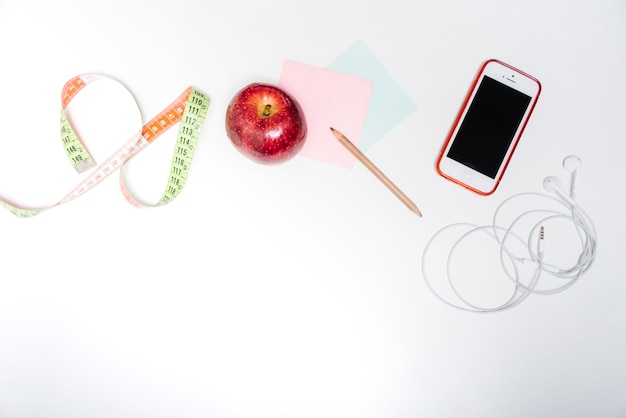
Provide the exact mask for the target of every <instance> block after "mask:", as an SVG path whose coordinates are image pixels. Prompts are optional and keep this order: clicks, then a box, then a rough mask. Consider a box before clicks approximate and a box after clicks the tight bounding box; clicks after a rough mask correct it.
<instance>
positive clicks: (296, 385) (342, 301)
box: [0, 0, 626, 418]
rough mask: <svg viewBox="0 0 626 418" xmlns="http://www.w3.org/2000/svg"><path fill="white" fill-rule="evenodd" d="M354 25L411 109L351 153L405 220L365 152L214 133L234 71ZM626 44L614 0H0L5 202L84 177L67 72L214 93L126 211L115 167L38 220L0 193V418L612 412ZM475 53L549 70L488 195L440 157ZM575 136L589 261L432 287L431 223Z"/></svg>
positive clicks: (621, 337)
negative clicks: (177, 166) (65, 94)
mask: <svg viewBox="0 0 626 418" xmlns="http://www.w3.org/2000/svg"><path fill="white" fill-rule="evenodd" d="M357 39H362V40H363V41H364V42H365V43H366V45H368V47H369V48H370V49H371V50H372V51H373V53H374V54H376V56H377V57H378V58H379V59H380V60H381V62H382V63H383V64H384V65H385V67H386V68H387V69H388V70H389V72H391V73H392V74H393V75H394V76H395V78H396V80H397V81H398V82H399V83H400V85H401V86H403V88H404V89H405V90H406V91H407V93H408V94H409V95H410V96H411V97H412V98H413V99H414V100H415V101H416V103H417V104H418V110H417V111H416V112H415V113H414V114H412V115H411V116H410V117H409V118H407V119H406V120H405V121H403V122H402V123H401V124H400V125H398V126H397V127H396V128H395V129H394V130H392V131H391V132H390V133H389V134H388V135H387V136H386V137H385V138H384V140H383V141H381V142H380V143H379V144H377V145H376V146H375V147H374V148H372V149H371V150H370V151H369V152H368V156H369V157H370V158H371V159H372V160H373V161H374V162H375V163H376V164H377V165H378V166H379V167H380V168H381V169H382V170H383V171H384V172H385V173H386V174H387V175H388V176H389V177H390V178H391V179H392V180H393V181H394V182H396V184H397V185H398V186H399V187H400V188H402V189H403V190H404V191H405V192H406V193H407V194H408V195H409V196H410V197H412V198H413V199H414V200H415V202H416V203H417V204H418V206H419V207H420V209H421V210H422V211H423V212H424V218H423V219H419V218H417V217H416V216H415V215H414V214H412V213H411V212H410V211H408V210H407V209H406V208H405V207H404V206H403V205H402V204H401V203H400V202H399V201H398V200H396V199H395V198H394V197H393V196H391V195H390V193H389V191H388V190H387V189H385V188H384V187H383V186H382V185H381V184H380V183H379V182H377V181H376V179H374V177H373V176H371V174H370V173H369V172H367V170H366V169H365V168H363V167H360V166H357V167H355V168H354V169H353V170H345V169H339V168H336V167H333V166H329V165H324V164H320V163H316V162H313V161H308V160H305V159H301V158H298V159H295V160H293V161H291V162H289V163H287V164H285V165H283V166H279V167H265V166H260V165H256V164H254V163H251V162H249V161H248V160H246V159H244V158H243V157H242V156H241V155H240V154H239V153H237V151H236V150H235V149H234V148H233V147H232V146H231V145H230V144H229V143H228V141H227V139H226V137H225V134H224V127H223V115H224V112H225V108H226V104H227V103H228V101H229V100H230V97H231V96H232V95H233V94H234V92H235V91H236V90H238V89H239V88H240V87H242V86H243V85H245V84H247V83H248V82H251V81H269V82H277V81H278V77H279V75H280V69H281V67H282V63H283V61H284V59H287V58H289V59H294V60H298V61H301V62H305V63H308V64H312V65H319V66H325V65H327V64H328V63H329V62H330V61H331V60H332V59H334V58H335V57H336V56H337V55H338V54H340V53H341V52H343V51H344V50H345V49H346V48H347V47H348V46H350V45H351V44H352V43H353V42H354V41H355V40H357ZM624 45H626V6H625V4H624V2H623V1H621V0H614V1H607V0H603V1H594V2H589V1H555V2H545V1H538V0H533V1H527V2H523V3H522V2H517V3H507V2H502V1H496V0H482V1H475V2H463V1H437V2H434V1H422V0H418V1H405V0H390V1H387V2H385V3H384V4H379V5H374V4H373V3H372V2H370V3H367V2H365V3H364V2H361V1H339V2H321V3H320V2H309V3H295V2H287V1H276V2H258V1H250V0H240V1H236V2H219V3H218V2H204V3H203V2H193V1H185V0H181V1H178V2H174V3H172V2H165V1H152V2H139V1H136V0H125V1H118V0H115V1H109V2H105V3H102V4H101V5H99V6H95V5H94V4H93V3H87V2H82V3H81V2H78V1H68V0H66V1H59V2H45V1H32V2H18V1H9V2H7V1H6V0H4V1H3V2H2V3H0V53H1V54H2V61H1V62H2V77H1V78H0V91H1V92H2V99H1V100H0V114H1V115H2V123H3V130H2V134H1V135H0V146H1V147H2V152H1V153H0V179H1V180H0V194H1V195H2V196H3V197H10V198H12V199H14V200H15V201H17V202H19V203H22V204H44V203H54V201H55V200H56V199H59V198H60V197H62V194H63V193H64V192H66V191H68V189H69V187H70V186H72V185H73V184H74V183H75V182H76V181H77V179H76V178H75V174H74V173H73V171H72V169H71V168H70V167H69V165H67V162H66V161H65V159H64V158H65V157H64V154H63V152H62V150H61V146H60V140H59V139H58V120H59V114H58V110H59V106H60V104H59V103H60V100H59V96H60V90H61V87H62V86H63V83H65V81H66V80H68V79H69V78H71V77H73V76H75V75H77V74H81V73H85V72H99V73H103V74H106V75H109V76H112V77H114V78H116V79H117V80H119V81H121V82H122V83H123V84H124V85H126V86H127V87H129V89H130V90H131V92H132V93H133V94H134V96H135V97H136V98H137V100H138V102H139V105H140V107H141V110H142V114H143V116H144V119H148V118H151V117H152V116H154V114H155V113H156V112H157V111H159V110H161V109H162V108H163V107H164V106H166V105H167V104H168V103H170V101H171V100H173V99H174V98H175V97H176V96H177V95H178V94H180V92H182V91H183V90H184V89H185V88H186V87H187V86H189V85H194V86H195V87H197V88H199V89H201V90H203V91H204V92H206V93H207V94H209V95H210V96H211V98H212V104H211V107H210V110H209V115H208V118H207V122H206V125H205V127H204V130H203V133H202V136H201V142H200V146H199V149H198V151H197V157H196V159H195V160H194V165H193V168H192V172H191V177H190V180H189V182H188V184H187V186H186V188H185V190H184V191H183V193H182V195H181V196H180V198H179V199H177V200H176V201H175V202H174V203H172V204H171V205H168V206H166V207H163V208H159V209H148V210H137V209H134V208H132V207H131V206H130V205H128V204H126V203H125V202H124V201H123V199H122V197H121V194H120V193H119V191H118V189H117V182H116V181H115V180H114V179H109V180H108V181H106V182H105V184H103V185H101V186H99V187H98V188H97V189H96V190H94V191H92V192H90V193H88V194H87V195H86V196H84V197H82V198H80V199H78V200H77V201H75V202H72V203H70V204H67V205H65V206H62V207H59V208H56V209H53V210H51V211H49V212H46V213H44V214H41V215H39V216H37V217H35V218H33V219H28V220H20V219H17V218H15V217H13V215H11V214H10V213H9V212H7V211H4V212H2V213H0V224H1V225H2V227H1V230H2V240H1V241H0V254H1V255H0V257H1V262H2V273H1V276H0V417H3V418H18V417H19V418H21V417H65V418H68V417H124V416H127V417H138V416H150V417H171V416H181V417H182V416H184V417H200V416H202V417H206V416H211V417H294V416H299V417H366V416H367V417H414V416H422V417H424V416H436V417H458V416H464V417H486V416H487V417H492V416H493V417H502V416H513V417H528V416H568V417H570V416H581V417H583V416H602V417H623V416H625V415H626V401H625V400H624V396H623V394H624V389H625V388H626V362H625V361H624V353H625V352H626V305H625V304H624V295H625V294H626V281H625V279H624V278H625V277H626V268H625V262H624V253H625V251H624V250H625V249H626V248H625V244H624V242H625V241H624V233H625V232H626V228H625V221H624V216H623V212H624V210H623V207H621V206H620V205H621V203H622V202H623V201H624V199H623V198H622V196H621V193H622V192H621V191H622V190H623V186H621V180H622V179H623V177H624V176H623V164H622V162H623V155H624V152H625V151H626V145H625V144H626V142H625V141H624V131H623V120H624V115H626V81H625V80H626V78H625V77H624V68H626V55H625V51H624ZM492 57H493V58H498V59H501V60H503V61H505V62H508V63H510V64H512V65H515V66H517V67H520V68H521V69H523V70H524V71H527V72H529V73H531V74H533V75H534V76H536V77H537V78H538V79H540V80H541V82H542V84H543V88H544V90H543V93H542V96H541V97H540V99H539V103H538V105H537V108H536V110H535V113H534V115H533V117H532V119H531V121H530V123H529V125H528V128H527V130H526V132H525V134H524V136H523V138H522V140H521V143H520V145H519V147H518V149H517V151H516V154H515V155H514V157H513V160H512V163H511V165H510V167H509V169H508V172H507V173H506V174H505V177H504V180H503V182H502V184H501V185H500V188H499V190H498V191H497V192H496V193H495V194H494V195H493V196H491V197H488V198H485V197H480V196H475V195H473V194H471V193H470V192H468V191H465V190H463V189H461V188H460V187H458V186H456V185H454V184H452V183H449V182H447V181H445V180H444V179H442V178H439V177H438V176H437V174H436V173H435V170H434V163H435V159H436V156H437V153H438V151H439V149H440V147H441V145H442V143H443V141H444V139H445V137H446V134H447V131H448V129H449V127H450V124H451V123H452V120H453V117H454V115H455V114H456V111H457V110H458V106H460V104H461V101H462V99H463V97H464V94H465V93H466V89H467V88H468V87H469V83H470V82H471V80H472V77H473V76H474V75H475V72H476V71H477V70H478V68H479V66H480V64H481V63H482V62H483V61H484V60H485V59H487V58H492ZM29 112H30V113H29ZM125 139H126V138H125ZM121 142H122V140H119V141H118V140H115V142H114V144H115V145H118V144H120V143H121ZM164 144H165V145H164V146H162V147H160V148H156V147H158V145H157V144H154V146H155V148H154V149H155V151H149V150H151V149H152V148H149V150H147V151H146V152H145V153H146V155H148V154H147V153H148V152H151V153H152V155H154V158H155V159H158V158H159V152H160V149H161V148H162V149H163V153H164V154H166V153H169V152H170V149H169V145H168V143H167V142H164ZM568 154H577V155H579V156H580V157H581V159H582V161H583V171H582V173H581V180H580V188H579V194H578V196H579V198H578V200H579V202H580V204H581V205H582V206H584V207H585V209H586V210H587V212H588V213H589V214H590V215H591V217H592V218H593V219H594V220H595V222H596V227H597V229H598V235H599V254H598V258H597V260H596V264H595V265H594V266H593V267H592V269H591V270H590V271H589V273H588V274H587V275H585V276H584V277H583V278H582V279H581V281H580V282H579V283H577V284H576V285H575V286H574V287H573V288H571V289H569V290H568V291H566V292H565V293H561V294H559V295H556V296H549V297H540V296H536V297H531V298H529V300H528V301H526V302H525V303H523V304H522V305H520V306H519V307H517V308H515V309H514V310H512V311H509V312H506V313H504V314H496V315H487V316H480V315H474V314H467V313H463V312H457V311H455V310H452V309H450V308H449V307H446V306H444V305H443V304H442V303H441V302H439V301H438V300H437V299H436V298H435V297H434V296H433V295H432V294H430V293H429V292H428V290H427V288H426V286H425V284H424V282H423V279H422V277H421V273H420V262H421V252H422V250H423V248H424V246H425V244H426V242H427V241H428V239H429V238H430V237H431V236H432V235H433V234H434V233H435V232H436V231H437V230H438V229H439V228H441V227H443V226H445V225H447V224H450V223H453V222H459V221H462V222H472V223H478V224H484V223H488V222H489V221H490V216H491V213H492V211H493V210H494V209H495V207H496V206H497V205H498V204H499V203H500V202H501V201H502V200H504V199H505V198H506V197H508V196H510V195H512V194H515V193H519V192H524V191H539V192H541V191H542V189H541V183H542V181H543V178H544V177H546V176H548V175H557V176H560V177H561V178H562V179H563V180H564V181H565V180H566V172H565V171H564V170H563V169H562V168H561V161H562V159H563V157H565V156H566V155H568ZM143 156H144V154H142V155H141V156H140V157H139V158H141V157H143ZM103 157H104V155H103V156H102V158H103ZM148 159H150V157H148V158H145V159H144V160H148ZM166 160H167V158H166ZM133 163H134V161H133ZM137 164H138V165H139V166H140V165H141V164H145V165H146V167H147V168H146V169H147V170H148V171H147V174H144V176H143V177H142V176H141V175H140V174H137V175H136V176H135V177H134V178H135V182H137V183H136V186H137V187H138V188H142V186H141V184H142V182H143V183H145V184H146V187H154V186H153V185H152V183H158V184H157V187H154V188H155V190H156V193H157V195H158V193H159V192H158V190H159V189H160V187H161V186H160V184H162V183H161V177H159V176H158V175H157V174H155V175H154V176H151V175H150V173H152V171H150V170H154V172H155V173H162V170H164V169H163V168H161V170H157V169H155V167H152V166H151V164H148V163H140V162H139V161H138V162H137ZM165 165H166V166H167V163H165ZM136 171H137V170H136ZM129 175H130V174H129ZM163 175H166V173H165V174H161V176H163ZM157 179H158V182H157V181H156V180H157ZM158 197H159V196H154V199H155V200H156V199H158ZM550 245H551V244H550V241H548V243H547V248H550ZM564 247H567V245H565V246H564ZM552 248H554V246H553V247H552ZM466 257H472V254H467V255H466Z"/></svg>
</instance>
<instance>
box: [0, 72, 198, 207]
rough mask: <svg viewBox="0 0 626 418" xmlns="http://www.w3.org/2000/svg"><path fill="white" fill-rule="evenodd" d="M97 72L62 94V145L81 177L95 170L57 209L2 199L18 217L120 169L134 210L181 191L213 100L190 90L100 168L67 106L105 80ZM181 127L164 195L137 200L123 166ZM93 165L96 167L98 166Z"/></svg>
mask: <svg viewBox="0 0 626 418" xmlns="http://www.w3.org/2000/svg"><path fill="white" fill-rule="evenodd" d="M104 78H106V77H104V76H101V75H98V74H86V75H81V76H77V77H74V78H73V79H71V80H70V81H68V82H67V83H65V85H64V86H63V90H62V93H61V143H62V145H63V148H64V150H65V153H66V155H67V158H68V159H69V161H70V163H71V164H72V166H73V167H74V168H75V169H76V171H77V172H78V173H82V172H85V171H87V170H89V169H93V170H92V172H91V173H90V174H89V175H88V176H87V177H86V178H85V179H84V180H83V181H82V182H81V183H80V184H78V185H77V186H76V187H75V188H74V189H72V191H70V193H68V194H67V195H66V196H65V197H64V198H63V199H61V200H60V201H59V202H57V203H56V204H54V205H51V206H48V207H43V208H24V207H20V206H17V205H15V204H12V203H9V202H8V201H6V200H3V199H0V205H2V206H4V207H5V208H7V209H8V210H9V211H10V212H11V213H13V214H14V215H15V216H17V217H19V218H28V217H32V216H34V215H37V214H39V213H41V212H43V211H45V210H47V209H50V208H52V207H55V206H59V205H61V204H63V203H66V202H69V201H70V200H73V199H75V198H77V197H79V196H81V195H82V194H84V193H86V192H87V191H89V190H91V189H92V188H93V187H95V186H96V185H98V184H99V183H100V182H101V181H103V180H104V179H105V178H107V177H108V176H110V175H111V174H112V173H113V172H115V171H116V170H118V169H120V188H121V190H122V194H123V195H124V197H125V198H126V200H127V201H128V202H129V203H130V204H132V205H133V206H136V207H148V206H152V207H156V206H163V205H165V204H167V203H170V202H171V201H173V200H174V199H175V198H176V197H177V196H178V195H179V194H180V192H181V191H182V190H183V187H184V185H185V183H186V182H187V178H188V176H189V170H190V168H191V162H192V160H193V157H194V153H195V151H196V148H197V144H198V139H199V137H200V131H201V129H202V125H203V124H204V120H205V118H206V114H207V111H208V108H209V104H210V99H209V97H208V96H206V95H204V94H203V93H201V92H200V91H198V90H196V89H195V88H193V87H189V88H187V89H186V90H185V91H184V92H183V93H182V94H181V95H180V96H179V97H178V98H177V99H176V100H175V101H174V102H172V103H171V104H170V105H169V106H168V107H166V108H165V109H164V110H163V111H161V112H160V113H159V114H158V115H157V116H155V117H154V118H153V119H151V120H150V121H149V122H148V123H146V124H145V125H144V126H143V128H142V129H141V132H140V133H138V134H137V135H136V136H134V137H132V138H130V139H129V140H128V141H127V142H126V143H124V144H123V145H122V146H121V147H120V148H119V149H118V150H117V151H116V152H114V153H113V154H112V155H111V156H110V157H109V158H107V159H106V161H104V162H103V163H102V164H100V165H98V166H96V163H95V160H94V158H93V157H92V156H91V155H90V154H89V151H88V150H87V148H86V147H85V144H84V143H83V142H82V140H81V139H80V137H78V135H77V134H76V132H75V130H74V128H73V127H72V124H71V123H70V120H69V119H68V117H67V114H66V108H67V105H68V104H69V103H70V102H71V101H72V99H73V98H74V97H76V95H77V94H78V93H79V92H80V91H81V90H82V89H83V88H85V87H86V86H87V85H88V84H89V83H91V82H93V81H96V80H99V79H104ZM177 124H179V125H180V126H179V129H178V134H177V137H176V143H175V146H174V151H173V155H172V162H171V165H170V174H169V177H168V181H167V184H166V186H165V191H164V192H163V195H162V196H161V199H160V200H159V201H158V202H157V203H156V204H154V205H146V204H144V203H141V202H139V201H138V200H137V199H135V198H134V197H133V196H132V194H131V193H130V192H129V191H128V188H127V187H126V184H125V182H124V177H123V175H122V170H123V166H124V164H125V163H126V162H127V161H128V160H130V159H131V158H132V157H134V156H135V155H137V154H138V153H139V152H140V151H141V150H143V149H144V148H145V147H147V146H148V145H149V144H150V143H151V142H152V141H154V140H155V139H156V138H158V137H159V136H160V135H162V134H163V133H164V132H166V131H167V130H168V129H170V128H172V127H173V126H175V125H177ZM94 167H95V168H94Z"/></svg>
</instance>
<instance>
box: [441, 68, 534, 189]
mask: <svg viewBox="0 0 626 418" xmlns="http://www.w3.org/2000/svg"><path fill="white" fill-rule="evenodd" d="M530 101H531V97H530V96H528V95H526V94H524V93H521V92H519V91H517V90H515V89H513V88H511V87H509V86H507V85H505V84H502V83H499V82H497V81H496V80H494V79H493V78H490V77H487V76H485V77H483V79H482V81H481V83H480V85H479V86H478V90H477V92H476V94H475V96H474V100H473V101H472V103H471V104H470V107H469V109H468V111H467V113H466V115H465V118H464V119H463V121H462V123H461V126H460V128H459V131H458V132H457V135H456V138H455V139H454V142H453V143H452V145H451V147H450V150H449V151H448V157H449V158H452V159H453V160H455V161H457V162H459V163H461V164H463V165H466V166H468V167H470V168H472V169H474V170H476V171H478V172H479V173H482V174H484V175H486V176H489V177H491V178H492V179H493V178H495V177H496V175H497V174H498V170H499V168H500V165H501V164H502V161H503V160H504V157H505V156H506V152H507V150H508V148H509V146H510V145H511V142H512V141H513V139H514V137H515V132H516V131H517V128H518V127H519V125H520V123H521V122H522V118H523V117H524V113H526V109H527V108H528V105H529V104H530Z"/></svg>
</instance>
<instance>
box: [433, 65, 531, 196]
mask: <svg viewBox="0 0 626 418" xmlns="http://www.w3.org/2000/svg"><path fill="white" fill-rule="evenodd" d="M490 62H497V63H499V64H501V65H504V66H505V67H508V68H510V69H512V70H514V71H517V72H518V73H520V74H523V75H524V76H526V77H528V78H530V79H532V80H534V81H535V82H536V83H537V85H538V86H539V90H538V91H537V95H536V96H535V97H534V99H533V102H532V103H531V106H530V111H529V112H528V116H527V117H526V119H525V120H524V121H523V122H522V128H521V130H520V132H519V134H518V135H517V136H516V137H515V138H514V139H513V145H512V150H511V153H510V154H509V158H507V160H506V161H505V162H504V168H503V170H502V172H501V173H500V176H498V178H497V179H496V182H495V185H494V186H493V189H491V190H489V191H487V192H484V191H482V190H477V189H476V188H474V187H472V186H470V185H468V184H465V183H463V182H462V181H460V180H458V179H456V178H454V177H451V176H449V175H447V174H445V173H444V172H442V171H441V169H440V168H439V165H440V164H441V160H442V159H443V158H444V156H445V155H444V154H445V150H446V148H447V146H448V144H449V143H450V141H451V140H452V135H453V133H454V131H455V129H456V127H457V126H458V124H459V122H460V120H461V117H462V116H463V110H464V109H465V107H466V106H467V105H468V102H469V100H470V98H471V96H472V92H473V91H474V88H476V84H478V82H479V81H480V79H481V76H482V74H483V72H484V70H485V67H486V66H487V65H488V64H489V63H490ZM540 93H541V83H540V82H539V80H537V79H536V78H535V77H533V76H531V75H530V74H527V73H525V72H523V71H520V70H518V69H517V68H515V67H513V66H511V65H509V64H506V63H504V62H502V61H499V60H496V59H489V60H487V61H485V62H484V63H483V65H482V66H481V67H480V70H479V71H478V73H477V74H476V77H475V78H474V81H473V82H472V84H471V86H470V88H469V90H468V92H467V94H466V96H465V99H464V100H463V104H462V105H461V108H460V109H459V112H458V114H457V116H456V119H455V120H454V123H453V124H452V128H451V129H450V132H449V133H448V138H447V139H446V141H445V142H444V144H443V147H442V148H441V152H440V154H439V158H438V159H437V164H436V169H437V172H438V173H439V174H440V175H441V176H442V177H444V178H446V179H448V180H450V181H453V182H454V183H457V184H459V185H461V186H462V187H465V188H466V189H469V190H471V191H473V192H474V193H478V194H480V195H483V196H488V195H490V194H492V193H493V192H495V191H496V189H497V188H498V185H499V184H500V181H501V180H502V177H503V176H504V173H505V172H506V169H507V167H508V165H509V162H510V161H511V157H513V154H514V153H515V148H517V144H518V142H519V140H520V138H521V137H522V134H523V133H524V129H526V124H527V123H528V120H529V119H530V116H531V115H532V113H533V110H535V105H536V104H537V99H538V98H539V94H540Z"/></svg>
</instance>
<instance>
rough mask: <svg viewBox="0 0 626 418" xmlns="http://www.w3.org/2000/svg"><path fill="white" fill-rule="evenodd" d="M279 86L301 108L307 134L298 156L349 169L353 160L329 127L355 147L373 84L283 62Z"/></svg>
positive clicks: (344, 74) (295, 63)
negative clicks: (338, 132) (340, 133)
mask: <svg viewBox="0 0 626 418" xmlns="http://www.w3.org/2000/svg"><path fill="white" fill-rule="evenodd" d="M278 85H279V86H280V87H281V88H282V89H284V90H285V91H286V92H288V93H289V94H290V95H292V96H293V97H294V98H295V99H296V100H297V101H298V102H299V103H300V106H302V110H303V112H304V115H305V117H306V121H307V127H308V135H307V139H306V142H305V144H304V147H303V148H302V150H301V151H300V154H299V155H300V156H302V157H305V158H309V159H313V160H317V161H322V162H325V163H329V164H333V165H337V166H340V167H346V168H350V167H352V166H353V165H354V161H355V157H354V156H353V155H352V154H351V153H350V152H349V151H348V150H347V149H346V148H345V147H344V146H343V145H341V143H339V141H337V139H336V138H335V137H334V136H333V134H332V132H331V131H330V128H331V126H332V127H333V128H335V129H337V130H338V131H341V132H342V133H343V134H344V135H345V136H346V137H347V138H349V139H350V141H352V143H354V145H356V146H357V147H358V144H359V140H360V138H361V132H362V130H363V125H364V123H365V118H366V115H367V108H368V106H369V102H370V98H371V95H372V90H373V88H374V81H373V80H370V79H367V78H363V77H358V76H354V75H350V74H346V73H342V72H338V71H333V70H328V69H325V68H319V67H315V66H312V65H308V64H302V63H299V62H296V61H291V60H286V61H285V63H284V65H283V71H282V74H281V76H280V81H279V83H278Z"/></svg>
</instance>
